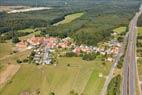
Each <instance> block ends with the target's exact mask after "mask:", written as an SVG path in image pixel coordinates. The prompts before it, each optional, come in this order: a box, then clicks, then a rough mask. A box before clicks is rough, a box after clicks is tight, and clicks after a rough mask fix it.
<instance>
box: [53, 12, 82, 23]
mask: <svg viewBox="0 0 142 95" xmlns="http://www.w3.org/2000/svg"><path fill="white" fill-rule="evenodd" d="M83 15H84V13H83V12H81V13H74V14H70V15H67V16H65V19H64V20H62V21H60V22H58V23H55V24H54V25H60V24H66V23H70V22H72V21H73V20H75V19H78V18H80V17H81V16H83Z"/></svg>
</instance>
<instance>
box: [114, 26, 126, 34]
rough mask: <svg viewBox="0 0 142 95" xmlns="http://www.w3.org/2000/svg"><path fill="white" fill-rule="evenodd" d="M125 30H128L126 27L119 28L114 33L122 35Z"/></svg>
mask: <svg viewBox="0 0 142 95" xmlns="http://www.w3.org/2000/svg"><path fill="white" fill-rule="evenodd" d="M125 30H126V27H119V28H116V29H114V30H113V31H114V32H116V33H118V34H121V33H123V32H125Z"/></svg>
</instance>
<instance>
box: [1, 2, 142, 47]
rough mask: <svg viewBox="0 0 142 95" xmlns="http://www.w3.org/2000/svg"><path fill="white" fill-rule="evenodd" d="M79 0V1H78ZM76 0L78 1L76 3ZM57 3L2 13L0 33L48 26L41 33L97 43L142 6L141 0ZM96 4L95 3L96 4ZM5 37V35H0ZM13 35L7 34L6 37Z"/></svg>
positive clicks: (123, 24) (128, 19) (125, 21)
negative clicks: (77, 15) (78, 14)
mask: <svg viewBox="0 0 142 95" xmlns="http://www.w3.org/2000/svg"><path fill="white" fill-rule="evenodd" d="M77 1H78V0H77ZM77 1H76V2H77ZM73 4H75V5H76V3H73V2H72V3H70V5H64V6H62V7H61V6H54V9H52V10H44V11H36V12H27V13H16V14H7V13H5V12H1V13H0V19H1V21H0V34H1V35H2V34H5V33H6V32H7V33H6V35H10V34H11V33H10V32H11V31H14V33H15V34H16V33H17V32H16V31H17V30H20V29H25V28H31V27H32V28H37V27H45V28H46V29H42V32H41V35H43V36H44V35H45V34H49V35H51V36H58V37H62V38H64V37H67V36H70V37H72V38H74V40H75V41H76V42H77V43H78V44H82V43H83V44H88V45H96V44H97V43H98V42H100V41H103V40H107V39H109V36H110V34H111V32H112V29H113V28H116V27H119V26H127V25H128V23H129V21H130V19H131V18H132V17H133V15H134V13H135V12H136V11H137V10H138V8H139V2H127V1H125V2H123V3H122V2H117V1H115V2H106V3H101V2H98V3H96V2H95V1H94V2H93V1H91V2H89V3H86V2H81V3H79V4H78V6H73ZM94 4H95V5H94ZM80 11H82V12H84V15H83V16H82V17H81V18H79V19H77V20H75V21H73V22H71V23H68V24H64V25H59V26H53V25H52V24H54V23H56V22H58V21H60V20H62V19H64V16H65V15H67V14H70V13H75V12H80ZM1 38H2V37H1ZM7 38H12V37H5V38H4V39H7Z"/></svg>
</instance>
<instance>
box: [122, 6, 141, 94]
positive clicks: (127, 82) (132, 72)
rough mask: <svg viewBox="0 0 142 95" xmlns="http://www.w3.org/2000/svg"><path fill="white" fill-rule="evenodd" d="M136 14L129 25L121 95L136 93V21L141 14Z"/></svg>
mask: <svg viewBox="0 0 142 95" xmlns="http://www.w3.org/2000/svg"><path fill="white" fill-rule="evenodd" d="M141 10H142V7H141V8H140V11H139V12H137V13H136V15H135V16H134V17H133V19H132V20H131V22H130V24H129V32H128V33H129V36H128V45H127V50H126V55H125V58H124V65H123V81H122V93H121V94H122V95H135V94H136V93H135V92H136V89H135V88H136V84H135V83H136V65H137V64H136V41H137V20H138V17H139V16H140V15H141V13H142V11H141Z"/></svg>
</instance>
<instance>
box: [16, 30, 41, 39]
mask: <svg viewBox="0 0 142 95" xmlns="http://www.w3.org/2000/svg"><path fill="white" fill-rule="evenodd" d="M18 32H29V33H30V34H29V35H27V36H22V37H20V40H26V39H28V38H30V37H32V36H34V35H38V34H40V32H41V31H36V32H35V30H34V29H31V28H27V29H23V30H18Z"/></svg>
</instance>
